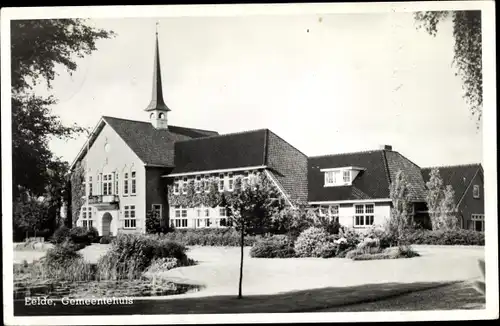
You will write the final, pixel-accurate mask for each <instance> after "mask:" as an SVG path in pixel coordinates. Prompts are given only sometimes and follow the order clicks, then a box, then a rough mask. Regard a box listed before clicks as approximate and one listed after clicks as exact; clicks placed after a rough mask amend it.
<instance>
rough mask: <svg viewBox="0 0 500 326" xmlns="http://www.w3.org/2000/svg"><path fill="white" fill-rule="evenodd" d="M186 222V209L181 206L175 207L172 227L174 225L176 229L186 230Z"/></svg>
mask: <svg viewBox="0 0 500 326" xmlns="http://www.w3.org/2000/svg"><path fill="white" fill-rule="evenodd" d="M187 222H188V220H187V209H186V208H185V207H182V206H175V209H174V218H173V219H172V225H174V226H175V227H176V228H187V225H188V223H187Z"/></svg>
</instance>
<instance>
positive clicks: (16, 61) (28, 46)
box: [11, 19, 114, 198]
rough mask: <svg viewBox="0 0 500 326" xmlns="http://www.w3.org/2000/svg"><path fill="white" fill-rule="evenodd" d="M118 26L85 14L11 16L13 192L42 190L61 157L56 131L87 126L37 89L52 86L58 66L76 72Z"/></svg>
mask: <svg viewBox="0 0 500 326" xmlns="http://www.w3.org/2000/svg"><path fill="white" fill-rule="evenodd" d="M113 35H114V33H113V32H108V31H105V30H102V29H95V28H93V27H90V26H88V25H87V24H86V23H85V21H84V20H82V19H41V20H15V21H12V22H11V70H12V71H11V73H12V94H11V95H12V100H11V102H12V132H13V134H12V159H13V164H12V166H13V176H12V182H13V194H14V198H17V197H18V196H19V195H20V194H21V193H23V192H30V193H32V194H34V195H42V194H43V193H44V191H45V188H46V186H47V185H48V184H49V183H50V181H51V180H50V179H51V176H50V175H49V172H48V171H49V169H50V167H49V166H50V165H51V164H53V161H57V159H56V158H54V157H53V154H52V153H51V151H50V150H49V148H48V141H49V139H50V138H51V137H57V138H67V137H71V136H74V135H75V134H78V133H79V132H81V131H82V130H83V128H81V127H78V126H77V125H73V126H64V125H63V124H62V123H61V121H60V118H59V117H58V116H57V115H55V114H53V113H52V112H51V109H50V107H51V106H52V105H54V104H56V103H57V100H56V99H55V98H54V97H53V96H48V97H42V96H39V95H35V94H34V92H33V86H34V85H36V84H37V83H39V82H40V81H41V80H44V81H45V82H46V83H47V88H48V89H51V87H52V84H51V82H52V81H53V80H54V78H55V76H56V75H57V73H56V66H63V67H65V68H66V70H67V71H68V72H69V73H70V74H71V73H72V72H73V71H75V70H76V68H77V64H76V61H75V59H76V58H82V57H84V56H85V55H89V54H91V53H92V52H93V51H95V50H96V41H97V40H99V39H106V38H110V37H112V36H113Z"/></svg>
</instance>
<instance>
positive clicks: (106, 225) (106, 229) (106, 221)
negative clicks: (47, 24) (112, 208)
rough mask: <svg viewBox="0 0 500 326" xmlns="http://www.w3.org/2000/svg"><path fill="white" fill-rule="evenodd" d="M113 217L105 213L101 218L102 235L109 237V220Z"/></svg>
mask: <svg viewBox="0 0 500 326" xmlns="http://www.w3.org/2000/svg"><path fill="white" fill-rule="evenodd" d="M112 219H113V217H112V216H111V214H110V213H108V212H106V213H104V215H103V216H102V235H103V236H106V235H111V220H112Z"/></svg>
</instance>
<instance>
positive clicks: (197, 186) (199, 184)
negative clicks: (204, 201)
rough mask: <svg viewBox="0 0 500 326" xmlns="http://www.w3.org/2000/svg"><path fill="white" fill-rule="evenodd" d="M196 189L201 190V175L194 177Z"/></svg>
mask: <svg viewBox="0 0 500 326" xmlns="http://www.w3.org/2000/svg"><path fill="white" fill-rule="evenodd" d="M194 191H196V192H197V193H199V192H201V177H200V176H199V175H197V176H196V178H195V179H194Z"/></svg>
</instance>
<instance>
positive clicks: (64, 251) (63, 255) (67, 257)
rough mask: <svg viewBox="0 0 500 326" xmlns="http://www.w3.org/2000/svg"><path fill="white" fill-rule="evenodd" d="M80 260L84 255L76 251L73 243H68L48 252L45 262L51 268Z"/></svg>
mask: <svg viewBox="0 0 500 326" xmlns="http://www.w3.org/2000/svg"><path fill="white" fill-rule="evenodd" d="M78 258H82V255H81V254H80V253H79V252H77V251H76V250H75V247H74V246H73V245H72V243H70V242H68V241H66V242H64V243H62V244H58V245H56V246H54V247H53V248H50V249H49V250H47V254H46V255H45V260H44V262H45V263H46V264H48V265H50V266H58V265H61V266H63V265H65V264H67V263H69V262H71V261H72V260H75V259H78Z"/></svg>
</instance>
